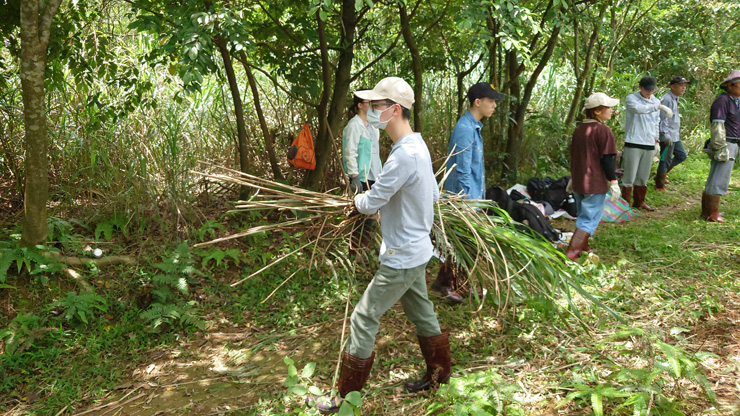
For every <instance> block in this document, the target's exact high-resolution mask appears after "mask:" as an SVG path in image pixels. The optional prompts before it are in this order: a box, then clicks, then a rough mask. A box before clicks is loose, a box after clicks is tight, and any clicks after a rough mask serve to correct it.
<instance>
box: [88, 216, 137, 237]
mask: <svg viewBox="0 0 740 416" xmlns="http://www.w3.org/2000/svg"><path fill="white" fill-rule="evenodd" d="M128 224H129V218H127V217H124V216H120V215H118V214H116V215H113V217H111V218H106V219H105V220H103V221H101V222H99V223H98V224H97V225H96V226H95V239H96V240H100V237H101V236H103V237H104V238H105V240H106V241H110V240H111V239H112V238H113V231H114V230H118V231H120V232H121V233H122V234H123V235H124V237H127V236H128Z"/></svg>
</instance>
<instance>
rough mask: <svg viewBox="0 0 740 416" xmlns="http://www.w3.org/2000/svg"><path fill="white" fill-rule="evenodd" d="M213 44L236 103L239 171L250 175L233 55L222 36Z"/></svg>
mask: <svg viewBox="0 0 740 416" xmlns="http://www.w3.org/2000/svg"><path fill="white" fill-rule="evenodd" d="M213 42H214V43H215V44H216V46H217V47H218V50H219V52H221V58H222V60H223V62H224V70H225V71H226V79H227V80H228V81H229V90H231V99H232V100H233V101H234V116H235V117H236V132H237V138H238V146H237V149H238V150H239V169H240V170H241V171H242V172H244V173H248V171H247V168H248V167H249V159H248V158H247V146H248V145H247V128H246V126H245V125H244V107H243V105H242V98H241V94H240V93H239V84H237V82H236V74H235V73H234V65H233V63H232V62H231V54H230V53H229V49H228V48H227V47H226V41H225V40H224V39H223V38H222V37H221V36H216V37H215V38H214V39H213ZM248 191H249V188H248V187H246V186H242V187H241V188H240V190H239V198H240V199H246V198H247V195H248Z"/></svg>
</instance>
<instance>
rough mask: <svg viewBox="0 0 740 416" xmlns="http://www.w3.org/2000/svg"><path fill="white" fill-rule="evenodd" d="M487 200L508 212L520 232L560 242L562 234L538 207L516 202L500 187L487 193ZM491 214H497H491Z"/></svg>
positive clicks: (493, 188) (491, 188)
mask: <svg viewBox="0 0 740 416" xmlns="http://www.w3.org/2000/svg"><path fill="white" fill-rule="evenodd" d="M486 199H488V200H491V201H493V202H495V203H496V204H498V206H499V208H501V209H503V210H504V211H506V212H507V213H508V214H509V216H510V217H511V219H513V220H514V221H516V222H518V223H519V224H515V225H514V227H515V228H516V229H517V230H519V231H520V232H525V233H526V232H532V231H534V232H535V233H537V234H539V235H541V236H542V237H544V238H545V239H546V240H548V241H552V242H555V241H559V240H560V233H559V232H558V230H556V229H554V228H553V227H552V225H550V221H548V220H547V218H545V216H544V215H542V212H541V211H540V210H539V208H537V207H536V206H534V205H532V204H529V203H526V202H524V203H519V202H515V201H514V200H512V199H511V198H510V197H509V194H508V193H507V192H506V189H504V188H502V187H500V186H492V187H490V188H488V190H487V191H486ZM489 214H495V213H494V212H489Z"/></svg>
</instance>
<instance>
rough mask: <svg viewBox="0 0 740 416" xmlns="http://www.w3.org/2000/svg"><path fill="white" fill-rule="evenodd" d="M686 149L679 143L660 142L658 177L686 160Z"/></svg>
mask: <svg viewBox="0 0 740 416" xmlns="http://www.w3.org/2000/svg"><path fill="white" fill-rule="evenodd" d="M686 156H687V155H686V149H684V147H683V143H681V141H680V140H679V141H677V142H668V143H666V142H660V163H658V175H662V174H664V173H667V172H668V171H669V170H671V169H673V167H674V166H676V165H678V164H679V163H681V162H683V161H684V160H686Z"/></svg>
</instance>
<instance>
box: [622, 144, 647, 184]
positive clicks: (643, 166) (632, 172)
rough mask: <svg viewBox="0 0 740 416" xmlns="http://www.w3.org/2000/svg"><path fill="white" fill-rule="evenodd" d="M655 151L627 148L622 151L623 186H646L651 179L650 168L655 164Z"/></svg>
mask: <svg viewBox="0 0 740 416" xmlns="http://www.w3.org/2000/svg"><path fill="white" fill-rule="evenodd" d="M654 155H655V149H638V148H636V147H625V148H624V150H623V151H622V168H624V176H622V185H624V186H626V187H631V186H645V185H647V183H648V179H650V166H651V165H652V164H653V156H654Z"/></svg>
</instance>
